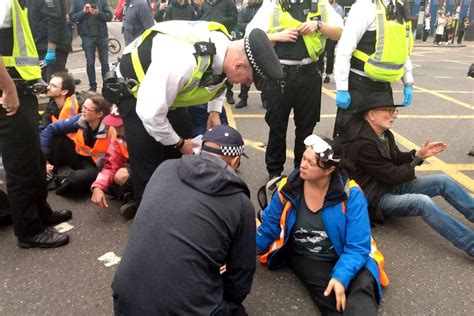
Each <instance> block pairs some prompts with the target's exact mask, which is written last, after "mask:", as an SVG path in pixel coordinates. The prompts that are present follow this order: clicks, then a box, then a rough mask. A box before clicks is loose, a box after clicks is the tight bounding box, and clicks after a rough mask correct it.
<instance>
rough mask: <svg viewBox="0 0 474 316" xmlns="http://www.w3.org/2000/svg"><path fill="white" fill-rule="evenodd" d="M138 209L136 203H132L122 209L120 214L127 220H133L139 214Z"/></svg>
mask: <svg viewBox="0 0 474 316" xmlns="http://www.w3.org/2000/svg"><path fill="white" fill-rule="evenodd" d="M137 210H138V207H137V204H136V203H135V202H134V201H130V202H128V203H126V204H124V205H122V206H121V207H120V214H122V216H123V217H125V219H132V218H134V217H135V214H136V213H137Z"/></svg>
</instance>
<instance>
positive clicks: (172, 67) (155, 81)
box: [117, 32, 230, 145]
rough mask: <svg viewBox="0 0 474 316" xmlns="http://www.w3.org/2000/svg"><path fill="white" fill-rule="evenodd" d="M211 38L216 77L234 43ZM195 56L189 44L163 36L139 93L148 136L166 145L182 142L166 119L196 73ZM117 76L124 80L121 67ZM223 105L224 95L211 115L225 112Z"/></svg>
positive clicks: (213, 103)
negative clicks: (214, 47) (214, 112)
mask: <svg viewBox="0 0 474 316" xmlns="http://www.w3.org/2000/svg"><path fill="white" fill-rule="evenodd" d="M210 37H211V41H212V42H213V43H214V44H215V45H216V51H217V53H216V55H214V58H213V65H212V69H213V74H215V75H220V74H222V66H223V63H224V56H225V53H226V51H227V47H228V46H229V44H230V40H229V39H228V38H227V36H226V35H224V34H223V33H221V32H211V36H210ZM195 52H196V50H195V49H194V46H193V45H191V44H189V43H187V42H185V41H180V40H176V39H173V38H171V37H169V36H167V35H163V34H158V35H156V36H155V37H154V38H153V45H152V51H151V64H150V66H149V68H148V70H147V72H146V74H145V78H144V79H143V81H142V83H141V84H140V88H139V89H138V96H137V106H136V111H137V114H138V117H140V119H141V120H142V122H143V126H144V127H145V129H146V130H147V132H148V134H150V135H151V136H152V137H153V138H154V139H156V141H158V142H160V143H162V144H163V145H174V144H176V143H178V141H179V136H178V134H177V133H176V132H175V131H174V129H173V127H172V126H171V124H170V122H169V121H168V118H167V117H166V115H167V114H168V110H169V108H170V107H171V105H172V104H173V102H174V101H175V99H176V96H177V95H178V92H179V91H180V90H181V88H182V87H183V86H184V85H185V84H186V83H187V82H188V81H189V79H190V78H191V76H192V75H193V73H194V69H195V68H196V58H195V57H194V55H193V54H194V53H195ZM117 76H118V77H122V76H121V74H120V70H119V67H117ZM223 104H224V95H223V94H222V95H221V96H220V97H218V98H217V99H215V100H213V101H210V102H209V103H208V112H211V111H217V112H221V111H222V106H223ZM196 105H197V104H196Z"/></svg>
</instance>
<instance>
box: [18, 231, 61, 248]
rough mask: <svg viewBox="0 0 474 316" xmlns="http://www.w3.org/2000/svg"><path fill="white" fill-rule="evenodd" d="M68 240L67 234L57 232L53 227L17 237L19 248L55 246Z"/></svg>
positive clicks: (59, 245)
mask: <svg viewBox="0 0 474 316" xmlns="http://www.w3.org/2000/svg"><path fill="white" fill-rule="evenodd" d="M68 242H69V235H66V234H61V233H58V232H57V231H55V230H53V229H45V230H44V231H43V232H42V233H39V234H37V235H34V236H31V237H25V238H18V240H17V244H18V246H19V247H20V248H36V247H39V248H56V247H61V246H64V245H65V244H67V243H68Z"/></svg>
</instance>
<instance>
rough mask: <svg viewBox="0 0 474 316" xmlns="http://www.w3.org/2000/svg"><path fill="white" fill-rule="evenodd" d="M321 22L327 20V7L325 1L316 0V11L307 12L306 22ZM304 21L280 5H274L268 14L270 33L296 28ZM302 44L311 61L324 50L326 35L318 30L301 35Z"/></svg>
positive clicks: (315, 59) (316, 58)
mask: <svg viewBox="0 0 474 316" xmlns="http://www.w3.org/2000/svg"><path fill="white" fill-rule="evenodd" d="M319 19H320V21H321V22H324V23H327V22H328V9H327V6H326V1H324V0H323V1H318V11H317V12H309V14H308V16H307V18H306V22H309V21H314V20H319ZM303 23H304V22H301V21H298V20H296V19H295V18H293V17H292V16H291V14H290V13H289V12H287V11H283V9H282V7H281V5H279V4H278V5H275V6H274V8H273V12H272V14H271V16H270V33H277V32H281V31H283V30H288V29H297V28H299V27H300V26H301V25H302V24H303ZM303 40H304V44H305V46H306V50H307V51H308V54H309V57H310V58H311V60H313V61H317V60H318V58H319V55H320V54H321V53H322V52H323V51H324V47H325V46H326V37H325V36H324V35H323V34H322V33H321V31H320V30H318V31H317V32H314V33H311V34H308V35H303Z"/></svg>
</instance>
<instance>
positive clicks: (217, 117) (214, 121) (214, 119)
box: [206, 111, 221, 130]
mask: <svg viewBox="0 0 474 316" xmlns="http://www.w3.org/2000/svg"><path fill="white" fill-rule="evenodd" d="M215 125H221V114H220V113H219V112H216V111H212V112H209V117H208V118H207V126H206V130H208V129H210V128H211V127H213V126H215Z"/></svg>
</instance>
